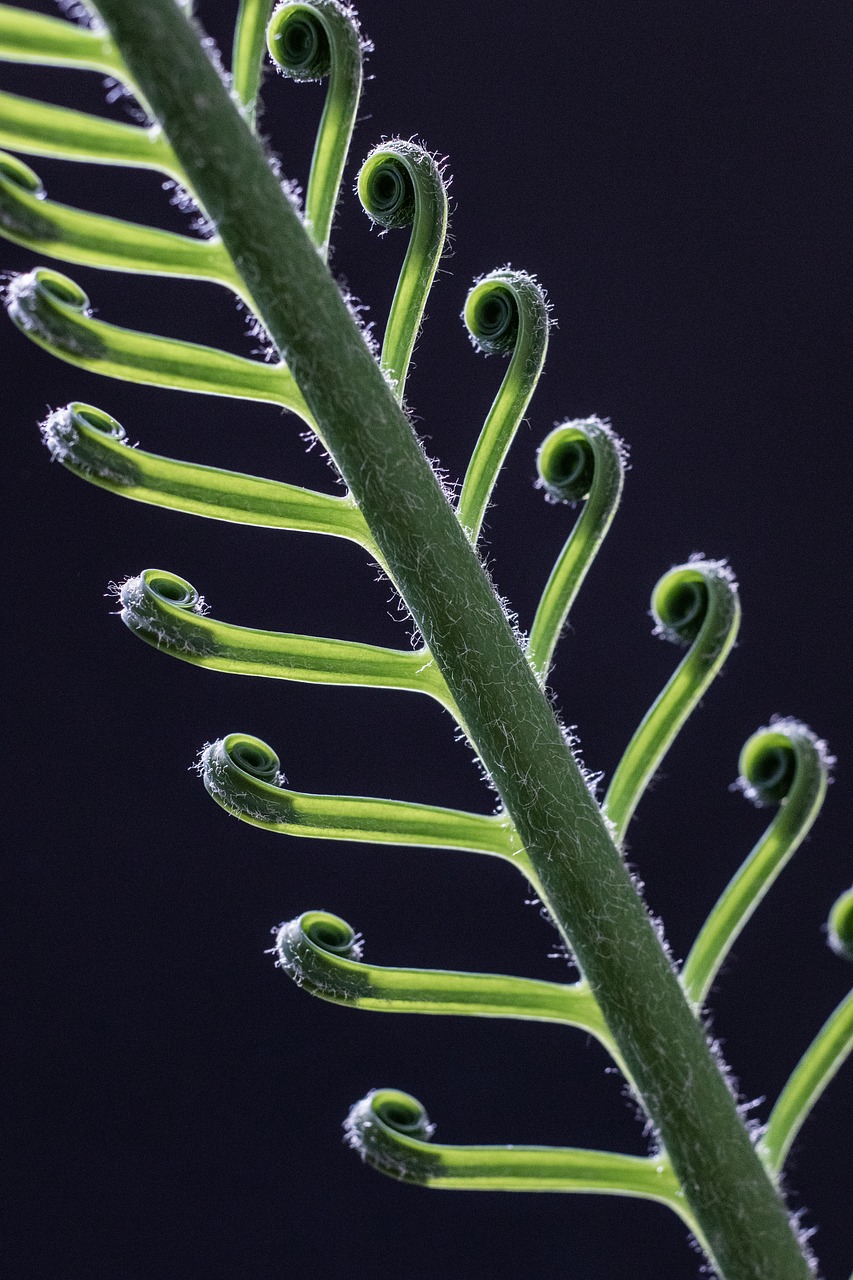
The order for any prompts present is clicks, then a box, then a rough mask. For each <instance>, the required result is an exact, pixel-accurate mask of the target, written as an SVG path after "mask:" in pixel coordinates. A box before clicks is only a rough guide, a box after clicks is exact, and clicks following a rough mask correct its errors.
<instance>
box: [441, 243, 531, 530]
mask: <svg viewBox="0 0 853 1280" xmlns="http://www.w3.org/2000/svg"><path fill="white" fill-rule="evenodd" d="M462 319H463V320H464V322H465V327H466V328H467V330H468V336H469V337H470V339H471V341H472V343H473V344H474V346H475V348H476V349H477V350H478V351H482V352H483V353H484V354H485V355H501V356H504V355H508V356H510V362H509V368H508V369H507V371H506V374H505V375H504V379H503V382H502V383H501V386H500V390H499V391H498V394H497V396H496V397H495V400H494V403H493V404H492V407H491V409H490V410H489V413H488V416H487V417H486V421H485V422H484V424H483V429H482V431H481V432H480V438H479V439H478V441H477V443H476V445H475V446H474V452H473V453H472V455H471V461H470V462H469V464H468V470H467V472H466V473H465V480H464V482H463V485H462V492H461V493H460V495H459V504H458V506H457V509H456V514H457V516H458V517H459V521H460V523H461V525H462V527H463V529H465V530H467V532H468V535H469V537H470V539H471V541H472V542H473V543H474V544H475V545H476V543H477V539H478V538H479V536H480V530H481V528H482V526H483V519H484V517H485V514H486V508H487V506H488V505H489V499H490V498H491V496H492V490H493V489H494V487H495V482H496V480H497V478H498V472H499V471H500V469H501V467H502V465H503V462H504V459H505V458H506V455H507V453H508V451H509V447H510V445H511V444H512V441H513V438H514V436H515V433H516V431H517V430H518V428H519V425H520V423H521V420H522V418H523V417H524V415H525V413H526V412H527V406H528V405H529V403H530V400H531V397H532V395H533V392H534V391H535V390H536V384H537V382H538V381H539V375H540V373H541V372H542V366H543V365H544V363H545V355H546V353H547V350H548V303H547V300H546V298H545V292H544V290H543V289H542V287H541V285H540V284H539V282H538V281H537V280H536V279H535V277H534V276H529V275H527V274H526V273H525V272H523V271H513V270H511V269H510V268H509V267H506V268H504V269H503V270H501V271H493V272H492V273H491V274H490V275H487V276H483V278H482V279H481V280H478V281H477V282H476V284H475V285H474V287H473V289H472V290H471V292H470V293H469V294H468V298H467V300H466V302H465V310H464V311H463V313H462Z"/></svg>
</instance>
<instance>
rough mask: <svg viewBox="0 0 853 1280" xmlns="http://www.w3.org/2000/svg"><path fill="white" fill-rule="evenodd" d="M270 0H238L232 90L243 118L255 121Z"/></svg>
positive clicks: (232, 62)
mask: <svg viewBox="0 0 853 1280" xmlns="http://www.w3.org/2000/svg"><path fill="white" fill-rule="evenodd" d="M272 6H273V0H240V9H239V11H238V13H237V24H236V26H235V28H234V45H233V49H232V56H231V70H232V75H233V79H234V92H235V93H236V95H237V97H238V98H239V99H240V101H241V102H242V103H243V109H244V111H245V113H246V119H247V120H248V121H249V123H250V124H254V121H255V111H256V109H257V99H258V90H259V89H260V87H261V65H262V62H263V57H264V54H265V53H266V36H267V23H268V22H269V19H270V12H271V10H272Z"/></svg>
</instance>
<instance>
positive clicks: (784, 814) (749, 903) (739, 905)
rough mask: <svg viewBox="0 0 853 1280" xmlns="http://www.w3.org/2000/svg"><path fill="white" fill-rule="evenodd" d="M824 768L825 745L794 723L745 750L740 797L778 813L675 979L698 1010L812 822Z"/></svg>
mask: <svg viewBox="0 0 853 1280" xmlns="http://www.w3.org/2000/svg"><path fill="white" fill-rule="evenodd" d="M831 765H832V758H831V756H830V755H829V752H828V750H827V746H826V743H825V742H822V741H821V740H820V739H819V738H818V737H817V735H816V734H814V733H813V732H812V731H811V729H809V727H808V726H807V725H804V724H802V723H801V721H799V720H790V719H788V720H776V721H774V722H773V723H771V724H770V725H769V726H768V727H767V728H764V729H759V730H758V732H757V733H754V734H753V735H752V737H751V738H750V739H749V740H748V741H747V742H746V744H745V745H744V747H743V750H742V751H741V755H740V771H741V777H740V787H741V790H742V791H743V792H744V793H745V794H746V795H747V796H748V797H749V798H750V799H752V800H754V801H755V802H756V803H758V804H762V805H770V804H773V805H778V806H779V809H778V812H777V814H776V815H775V817H774V818H773V821H772V822H771V823H770V826H769V827H768V828H767V830H766V831H765V833H764V835H763V836H762V837H761V839H760V840H759V841H758V843H757V844H756V845H755V847H754V849H753V850H752V852H751V853H750V855H749V857H748V858H747V859H746V861H745V862H744V863H743V865H742V866H741V867H740V868H739V870H738V871H737V872H736V873H735V875H734V877H733V878H732V880H731V881H730V882H729V884H728V886H727V887H726V889H725V890H724V891H723V893H722V895H721V897H720V898H719V900H718V902H717V903H716V905H715V907H714V908H713V910H712V911H711V913H710V915H709V916H708V919H707V920H706V922H705V924H704V925H703V927H702V929H701V931H700V933H699V936H698V937H697V939H696V942H695V943H694V945H693V948H692V949H691V951H690V954H689V956H688V957H687V960H686V961H685V964H684V969H683V971H682V975H681V979H682V982H683V984H684V988H685V990H686V992H687V994H688V995H689V997H690V998H691V1000H693V1001H695V1002H696V1003H697V1004H701V1003H702V1001H703V1000H704V999H705V997H706V996H707V994H708V992H709V990H710V988H711V985H712V984H713V982H714V979H715V977H716V976H717V974H718V973H719V970H720V966H721V965H722V964H723V962H724V960H725V959H726V956H727V955H728V954H729V952H730V951H731V948H732V947H733V945H734V943H735V941H736V939H737V938H738V937H739V935H740V933H741V931H742V930H743V928H744V927H745V925H746V923H747V921H748V920H749V919H750V917H751V916H752V914H753V913H754V911H755V910H756V908H757V907H758V905H759V903H760V902H761V901H762V900H763V898H764V897H765V895H766V894H767V893H768V891H769V890H770V888H771V886H772V885H773V884H774V882H775V881H776V879H777V877H778V876H779V875H780V873H781V872H782V870H783V869H784V868H785V867H786V866H787V864H788V863H789V862H790V860H791V858H792V857H793V856H794V854H795V853H796V851H797V849H798V848H799V846H800V845H801V844H802V842H803V840H804V839H805V837H806V835H807V834H808V832H809V830H810V828H811V826H812V824H813V822H814V821H815V819H816V818H817V815H818V813H819V812H820V809H821V805H822V804H823V801H824V797H825V795H826V787H827V783H828V780H829V772H830V768H831Z"/></svg>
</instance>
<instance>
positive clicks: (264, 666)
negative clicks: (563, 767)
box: [119, 569, 453, 709]
mask: <svg viewBox="0 0 853 1280" xmlns="http://www.w3.org/2000/svg"><path fill="white" fill-rule="evenodd" d="M119 599H120V601H121V620H122V622H124V623H125V625H126V626H127V627H129V628H130V630H131V631H132V632H133V634H134V635H136V636H139V637H140V639H142V640H145V641H146V642H147V643H148V644H150V645H153V646H154V648H155V649H160V650H161V651H162V652H164V653H169V654H171V655H172V657H175V658H180V659H182V661H184V662H192V663H194V664H195V665H196V666H199V667H209V668H210V669H211V670H213V671H228V672H231V673H232V674H235V675H247V676H266V677H269V678H271V679H274V680H302V681H308V682H310V683H313V684H336V685H342V684H350V685H366V686H370V687H373V688H375V689H407V690H409V691H410V692H413V693H425V694H428V695H429V696H430V697H432V698H435V699H436V700H437V701H438V702H440V703H441V705H442V706H444V707H446V708H448V709H452V706H453V700H452V698H451V697H450V693H449V691H448V689H447V686H446V684H445V683H444V680H443V679H442V677H441V676H440V674H439V673H438V671H437V669H436V667H435V664H434V663H433V662H431V660H430V658H429V655H428V654H425V653H424V652H423V651H422V650H418V651H412V650H402V649H386V648H380V647H379V646H376V645H369V644H358V643H355V642H353V641H350V640H327V639H321V638H320V637H318V636H301V635H288V634H284V633H281V632H277V631H257V630H254V629H252V628H251V627H235V626H229V625H228V624H227V623H224V622H217V621H216V620H215V619H214V618H210V617H208V616H207V615H206V613H205V605H204V601H203V599H202V597H201V596H200V595H199V593H198V592H197V591H196V589H195V587H193V586H192V585H191V584H190V583H189V582H187V581H186V580H185V579H184V578H179V577H178V576H177V574H174V573H167V572H165V571H164V570H162V569H146V570H145V571H144V572H143V573H141V574H140V575H139V577H136V578H128V579H127V581H126V582H123V583H122V584H121V587H120V588H119Z"/></svg>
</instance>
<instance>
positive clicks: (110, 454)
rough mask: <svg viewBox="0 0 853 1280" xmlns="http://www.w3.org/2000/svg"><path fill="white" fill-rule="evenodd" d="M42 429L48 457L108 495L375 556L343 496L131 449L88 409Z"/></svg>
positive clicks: (111, 421) (63, 414)
mask: <svg viewBox="0 0 853 1280" xmlns="http://www.w3.org/2000/svg"><path fill="white" fill-rule="evenodd" d="M41 431H42V436H43V439H44V443H45V445H46V446H47V448H48V449H49V451H50V454H51V457H53V458H54V459H55V460H56V461H57V462H61V463H62V465H63V466H64V467H67V469H68V470H69V471H72V472H73V473H74V474H75V475H77V476H79V477H80V478H81V479H83V480H88V481H89V482H91V483H92V484H96V485H98V486H100V487H101V488H103V489H108V490H109V491H110V492H111V493H117V494H120V495H121V496H122V497H125V498H133V499H134V501H136V502H146V503H150V504H152V505H154V506H158V507H166V508H168V509H169V510H171V511H184V512H187V513H188V514H190V515H196V516H204V517H206V518H207V519H210V520H227V521H230V522H232V523H235V524H252V525H260V526H262V527H264V528H268V529H298V530H300V531H301V532H303V533H325V534H329V535H331V536H332V537H338V538H348V539H349V540H350V541H352V542H355V543H357V544H358V545H359V546H361V547H364V549H365V550H366V551H368V552H369V553H370V554H371V555H372V556H374V558H378V552H377V551H376V549H375V547H374V545H373V539H372V538H371V536H370V533H369V531H368V528H367V524H366V522H365V520H364V517H363V516H362V514H361V511H360V510H359V508H358V507H357V506H356V504H355V503H354V502H353V500H352V499H351V498H350V497H348V496H347V497H335V496H333V495H332V494H328V493H318V492H315V491H314V490H311V489H302V488H300V487H299V486H298V485H292V484H284V483H282V482H281V481H280V480H265V479H263V478H262V477H261V476H249V475H243V474H241V473H240V472H238V471H223V470H220V469H219V468H217V467H204V466H200V465H198V464H196V463H192V462H179V461H177V460H176V459H174V458H164V457H162V456H161V455H159V454H156V453H146V452H145V450H144V449H132V448H130V447H129V446H128V442H127V434H126V432H125V430H124V427H122V426H121V424H120V423H118V422H116V420H115V418H112V417H110V415H109V414H108V413H104V411H103V410H102V409H98V408H96V407H95V406H94V405H88V404H80V403H74V404H70V405H66V406H65V407H64V408H62V409H55V410H54V411H53V412H52V413H50V414H48V416H47V418H46V419H45V420H44V422H43V423H42V426H41Z"/></svg>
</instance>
